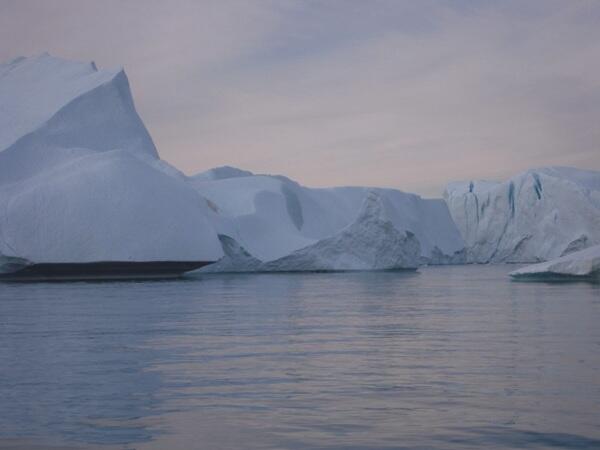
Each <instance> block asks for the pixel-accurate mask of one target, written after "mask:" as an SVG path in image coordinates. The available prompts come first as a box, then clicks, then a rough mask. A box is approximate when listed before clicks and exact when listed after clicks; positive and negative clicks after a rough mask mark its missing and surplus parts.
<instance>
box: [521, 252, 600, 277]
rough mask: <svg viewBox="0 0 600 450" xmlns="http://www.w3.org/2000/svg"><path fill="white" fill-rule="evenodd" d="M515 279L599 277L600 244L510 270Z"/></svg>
mask: <svg viewBox="0 0 600 450" xmlns="http://www.w3.org/2000/svg"><path fill="white" fill-rule="evenodd" d="M510 276H511V277H513V278H515V279H536V278H538V279H548V278H553V277H560V278H565V277H572V278H584V277H586V278H590V277H596V278H598V279H600V245H595V246H593V247H590V248H586V249H585V250H580V251H578V252H574V253H570V254H568V255H566V256H562V257H560V258H557V259H553V260H552V261H548V262H544V263H539V264H533V265H531V266H527V267H523V268H522V269H519V270H515V271H514V272H511V274H510Z"/></svg>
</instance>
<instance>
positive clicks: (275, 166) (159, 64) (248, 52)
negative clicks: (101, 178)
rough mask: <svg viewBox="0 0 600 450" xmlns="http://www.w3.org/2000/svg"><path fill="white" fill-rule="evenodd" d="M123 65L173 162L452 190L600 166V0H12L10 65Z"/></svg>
mask: <svg viewBox="0 0 600 450" xmlns="http://www.w3.org/2000/svg"><path fill="white" fill-rule="evenodd" d="M43 51H49V52H50V53H51V54H53V55H55V56H61V57H65V58H69V59H78V60H94V61H96V63H97V64H98V66H99V67H115V66H124V67H125V70H126V72H127V74H128V76H129V80H130V83H131V87H132V90H133V95H134V98H135V102H136V106H137V109H138V111H139V113H140V115H141V116H142V119H143V120H144V122H145V123H146V126H147V127H148V129H149V131H150V133H151V135H152V137H153V138H154V141H155V143H156V145H157V147H158V149H159V152H160V154H161V156H162V158H163V159H165V160H167V161H169V162H170V163H172V164H174V165H175V166H177V167H178V168H180V169H181V170H183V171H184V172H186V173H188V174H193V173H195V172H199V171H202V170H206V169H208V168H211V167H214V166H218V165H225V164H227V165H233V166H237V167H241V168H244V169H249V170H252V171H255V172H261V173H281V174H285V175H287V176H289V177H291V178H293V179H296V180H297V181H299V182H301V183H303V184H306V185H309V186H331V185H354V184H361V185H377V186H389V187H396V188H400V189H403V190H406V191H412V192H417V193H420V194H424V195H426V196H439V195H440V194H441V191H442V189H443V185H444V184H445V183H446V182H447V181H451V180H456V179H470V178H503V177H506V176H509V175H511V174H514V173H516V172H519V171H522V170H524V169H527V168H530V167H539V166H547V165H569V166H576V167H581V168H590V169H597V170H599V169H600V1H595V0H590V1H586V0H560V1H559V0H556V1H555V0H539V1H536V0H531V1H527V0H517V1H485V0H478V1H467V0H460V1H458V0H457V1H428V0H419V1H401V0H390V1H386V0H381V1H379V0H363V1H354V0H343V1H334V0H323V1H310V0H305V1H286V0H276V1H268V0H260V1H259V0H257V1H251V0H243V1H239V2H237V1H227V0H220V1H216V0H215V1H184V0H182V1H163V0H161V1H110V0H103V1H92V0H90V1H86V0H72V1H71V0H68V1H67V0H53V1H46V0H40V1H30V0H0V60H6V59H11V58H13V57H15V56H19V55H25V56H28V55H33V54H38V53H41V52H43Z"/></svg>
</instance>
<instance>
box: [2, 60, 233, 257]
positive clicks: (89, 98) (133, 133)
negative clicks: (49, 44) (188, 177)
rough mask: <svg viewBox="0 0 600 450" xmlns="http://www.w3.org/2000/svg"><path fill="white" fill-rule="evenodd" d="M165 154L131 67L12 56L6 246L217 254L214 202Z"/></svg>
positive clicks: (24, 250) (7, 84) (114, 253)
mask: <svg viewBox="0 0 600 450" xmlns="http://www.w3.org/2000/svg"><path fill="white" fill-rule="evenodd" d="M184 178H185V177H183V175H181V174H179V172H178V171H176V170H175V169H173V168H171V167H170V166H169V165H168V164H166V163H164V162H162V161H160V160H159V159H158V155H157V152H156V148H155V147H154V144H153V143H152V140H151V138H150V135H149V134H148V132H147V130H146V128H145V127H144V125H143V123H142V122H141V120H140V118H139V116H138V115H137V113H136V111H135V108H134V105H133V100H132V97H131V93H130V90H129V84H128V81H127V77H126V75H125V73H124V72H123V70H121V69H119V70H115V71H100V70H98V69H97V68H96V66H95V65H94V64H93V63H79V62H72V61H66V60H63V59H59V58H54V57H51V56H49V55H41V56H38V57H34V58H19V59H17V60H14V61H12V62H10V63H7V64H2V65H0V254H2V255H4V258H25V259H27V260H29V261H31V262H35V263H40V262H55V263H57V262H91V261H118V260H120V261H165V260H182V261H191V260H194V261H196V260H197V261H214V260H217V259H219V258H220V257H221V256H222V255H223V253H222V249H221V246H220V244H219V241H218V239H217V235H216V233H215V231H214V229H213V227H212V225H211V224H210V223H209V222H208V220H207V210H208V207H207V205H206V202H205V201H204V199H202V197H201V196H200V195H198V193H197V192H196V191H195V190H194V189H192V188H191V187H190V186H189V185H188V184H187V182H186V181H185V179H184Z"/></svg>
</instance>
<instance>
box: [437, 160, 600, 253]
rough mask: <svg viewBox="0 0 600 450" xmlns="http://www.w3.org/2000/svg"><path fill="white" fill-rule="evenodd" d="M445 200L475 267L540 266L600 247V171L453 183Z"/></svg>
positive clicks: (558, 170)
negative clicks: (509, 264)
mask: <svg viewBox="0 0 600 450" xmlns="http://www.w3.org/2000/svg"><path fill="white" fill-rule="evenodd" d="M444 198H445V200H446V203H447V205H448V209H449V211H450V214H451V215H452V218H453V220H454V222H455V223H456V225H457V226H458V229H459V230H460V233H461V235H462V237H463V239H464V241H465V247H466V260H467V262H471V263H489V262H510V263H535V262H541V261H547V260H552V259H554V258H558V257H560V256H563V255H567V254H569V253H571V252H574V251H577V250H581V249H584V248H587V247H590V246H593V245H596V244H600V172H595V171H589V170H580V169H574V168H568V167H547V168H540V169H533V170H528V171H526V172H524V173H521V174H519V175H517V176H515V177H513V178H511V179H509V180H507V181H504V182H492V181H466V182H456V183H451V184H449V185H448V186H447V187H446V190H445V192H444Z"/></svg>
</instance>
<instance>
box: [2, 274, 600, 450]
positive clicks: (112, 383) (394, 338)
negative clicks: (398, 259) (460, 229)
mask: <svg viewBox="0 0 600 450" xmlns="http://www.w3.org/2000/svg"><path fill="white" fill-rule="evenodd" d="M514 268H515V267H514V266H489V267H488V266H465V267H438V268H423V269H421V270H420V271H419V272H418V273H397V272H383V273H336V274H276V275H270V274H264V275H214V276H203V277H201V278H198V279H193V280H183V281H165V282H119V283H81V282H80V283H37V284H2V285H0V448H2V449H4V448H17V449H25V448H36V449H37V448H40V449H41V448H75V449H76V448H97V447H99V448H103V449H112V448H124V449H132V448H136V449H169V450H177V449H182V450H183V449H185V450H188V449H196V448H198V449H200V448H201V449H254V448H265V449H321V448H323V449H464V448H486V449H515V448H527V449H529V448H540V449H541V448H544V449H546V448H574V449H588V448H589V449H599V448H600V285H598V284H589V283H558V284H557V283H523V282H511V281H510V280H509V279H508V277H507V276H506V274H507V273H508V272H509V271H510V270H513V269H514Z"/></svg>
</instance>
